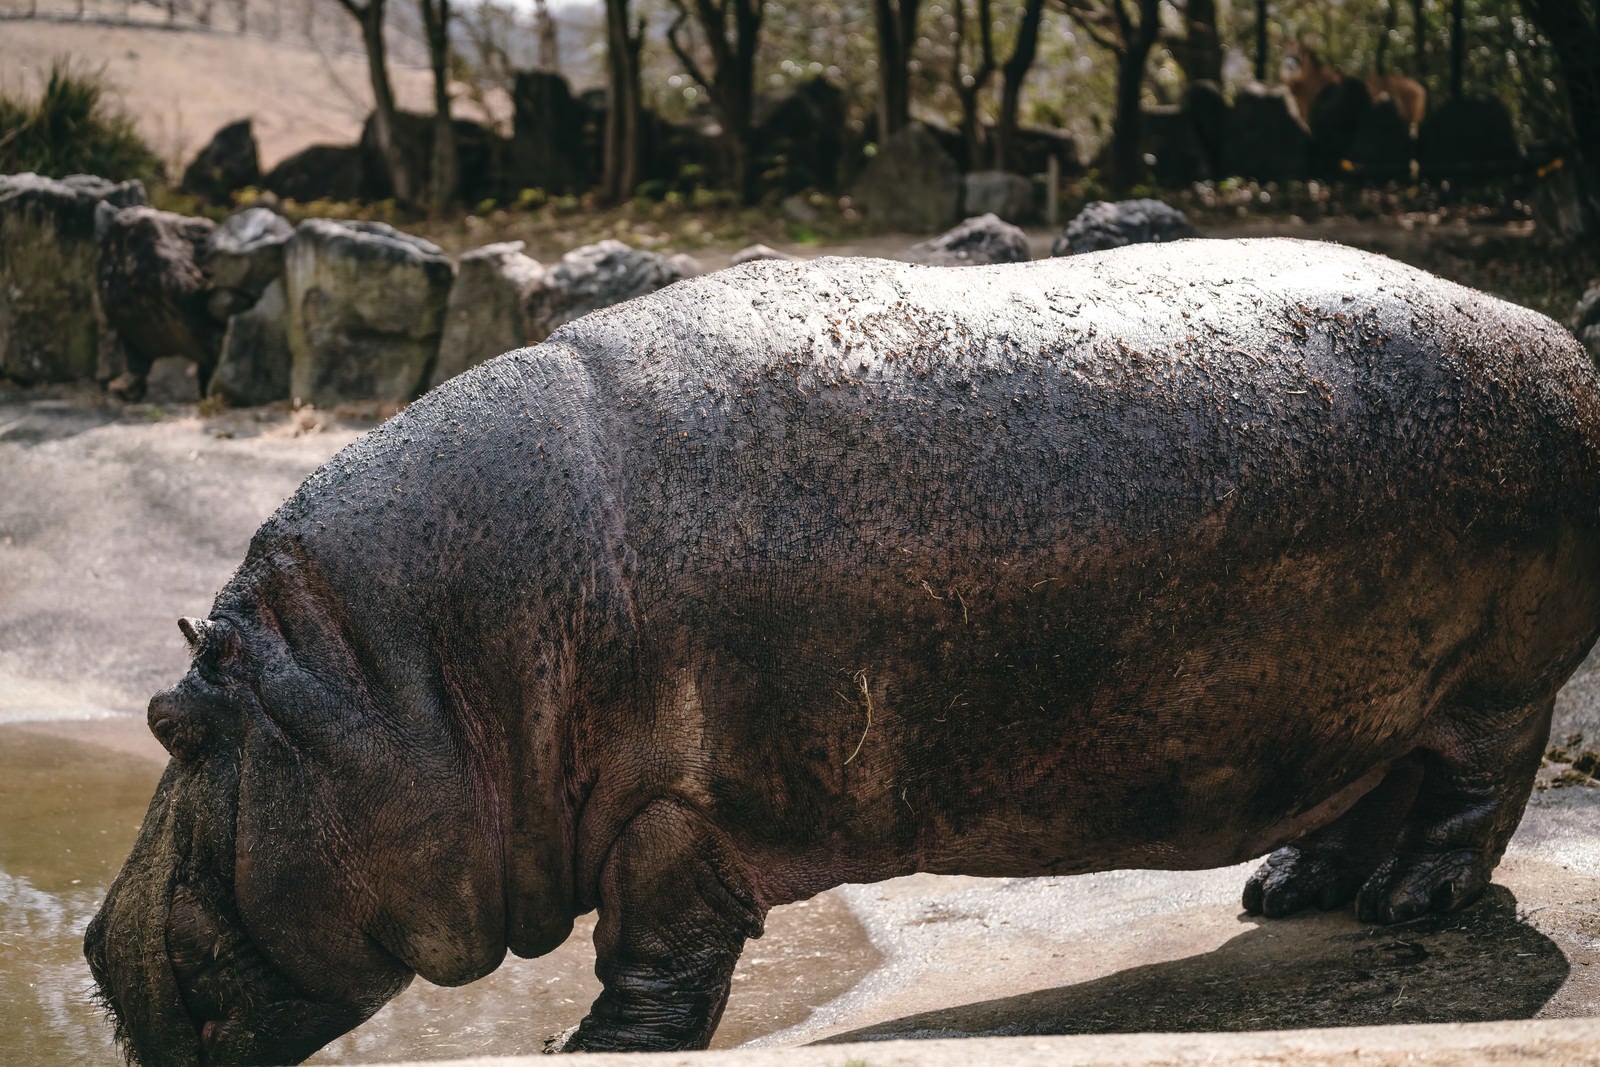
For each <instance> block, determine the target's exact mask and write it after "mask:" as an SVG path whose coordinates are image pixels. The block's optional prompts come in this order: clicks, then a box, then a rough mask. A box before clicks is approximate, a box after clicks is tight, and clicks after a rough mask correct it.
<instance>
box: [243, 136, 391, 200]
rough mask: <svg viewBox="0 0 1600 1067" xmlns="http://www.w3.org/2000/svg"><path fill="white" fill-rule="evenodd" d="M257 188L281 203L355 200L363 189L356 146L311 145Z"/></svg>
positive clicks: (361, 159) (362, 161) (275, 169)
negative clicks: (270, 192)
mask: <svg viewBox="0 0 1600 1067" xmlns="http://www.w3.org/2000/svg"><path fill="white" fill-rule="evenodd" d="M261 184H262V185H264V186H266V188H268V189H270V190H272V192H274V193H276V194H277V195H278V196H280V197H282V198H284V199H285V200H298V201H300V202H301V203H309V202H311V201H313V200H359V199H361V197H362V195H363V193H364V192H365V189H366V163H365V157H364V155H363V153H362V151H361V146H360V145H333V144H314V145H312V146H311V147H310V148H305V149H302V150H301V151H299V152H296V153H295V154H294V155H292V156H289V157H288V158H287V159H285V160H283V161H282V162H281V163H279V164H278V165H277V166H276V167H273V168H272V170H271V171H270V172H269V173H268V174H267V176H266V177H265V178H263V179H261Z"/></svg>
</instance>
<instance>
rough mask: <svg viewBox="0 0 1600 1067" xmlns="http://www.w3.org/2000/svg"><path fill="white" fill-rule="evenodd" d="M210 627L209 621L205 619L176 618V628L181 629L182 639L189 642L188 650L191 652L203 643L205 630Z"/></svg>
mask: <svg viewBox="0 0 1600 1067" xmlns="http://www.w3.org/2000/svg"><path fill="white" fill-rule="evenodd" d="M210 628H211V622H210V620H207V619H189V618H183V619H179V620H178V629H180V630H182V631H183V639H184V640H185V641H187V642H189V651H191V652H198V651H200V646H201V645H203V644H205V640H206V631H207V630H209V629H210Z"/></svg>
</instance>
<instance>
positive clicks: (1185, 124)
mask: <svg viewBox="0 0 1600 1067" xmlns="http://www.w3.org/2000/svg"><path fill="white" fill-rule="evenodd" d="M1139 147H1140V152H1141V154H1142V155H1143V156H1144V157H1145V158H1146V159H1149V160H1153V161H1154V162H1153V163H1152V164H1151V176H1152V177H1153V178H1155V181H1156V184H1157V185H1160V186H1162V187H1163V188H1167V189H1181V188H1184V187H1186V186H1189V185H1192V184H1193V183H1195V182H1198V181H1202V180H1204V178H1205V176H1206V160H1205V153H1204V152H1202V151H1201V147H1200V137H1199V135H1198V133H1197V132H1196V131H1195V128H1194V123H1193V122H1191V121H1190V120H1189V116H1188V114H1187V113H1186V112H1185V111H1184V110H1183V108H1181V107H1178V106H1173V105H1162V106H1153V107H1146V108H1145V109H1144V111H1143V114H1142V115H1141V116H1140V123H1139Z"/></svg>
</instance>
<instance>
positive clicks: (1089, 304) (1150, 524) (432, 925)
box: [87, 241, 1600, 1064]
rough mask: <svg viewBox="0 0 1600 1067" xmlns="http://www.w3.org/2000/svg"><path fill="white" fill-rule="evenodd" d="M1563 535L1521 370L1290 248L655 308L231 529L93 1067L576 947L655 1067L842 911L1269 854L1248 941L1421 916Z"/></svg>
mask: <svg viewBox="0 0 1600 1067" xmlns="http://www.w3.org/2000/svg"><path fill="white" fill-rule="evenodd" d="M1597 499H1600V390H1597V381H1596V373H1595V370H1594V367H1593V366H1592V365H1591V364H1590V363H1589V361H1588V360H1587V359H1586V357H1584V355H1583V354H1582V352H1581V350H1580V349H1579V348H1578V346H1577V345H1576V344H1575V343H1574V342H1573V340H1572V339H1571V337H1570V336H1568V335H1567V334H1565V333H1564V332H1563V331H1561V330H1560V329H1558V328H1557V327H1556V326H1555V325H1554V324H1553V323H1551V322H1550V321H1549V320H1547V319H1544V318H1543V317H1541V316H1538V315H1536V314H1534V313H1532V312H1528V311H1524V310H1522V309H1519V308H1515V307H1512V306H1510V305H1507V304H1504V303H1501V302H1499V301H1496V300H1493V299H1490V298H1488V297H1485V296H1483V295H1481V294H1478V293H1473V292H1470V291H1468V290H1465V289H1462V288H1459V287H1457V286H1454V285H1450V284H1448V283H1444V282H1441V281H1438V280H1437V279H1434V278H1431V277H1429V276H1427V275H1424V274H1421V273H1418V272H1416V271H1413V270H1410V269H1408V268H1405V267H1401V266H1399V265H1398V264H1395V263H1392V262H1390V261H1387V260H1383V259H1380V258H1377V257H1373V256H1368V255H1365V254H1362V253H1358V252H1353V251H1350V250H1346V249H1340V248H1337V247H1335V246H1325V245H1316V244H1305V243H1300V242H1290V241H1258V242H1185V243H1180V244H1174V245H1160V246H1146V247H1142V248H1129V249H1122V250H1118V251H1116V252H1112V253H1106V254H1099V255H1093V256H1083V257H1076V258H1073V259H1070V260H1053V261H1049V262H1042V263H1035V264H1023V265H1013V266H1000V267H984V268H963V269H940V268H917V267H908V266H902V265H895V264H887V263H877V262H871V261H823V262H819V263H816V264H812V265H796V264H774V263H757V264H752V265H748V266H745V267H741V268H737V269H734V270H730V271H725V272H722V273H719V274H715V275H710V276H707V277H704V278H698V279H695V280H692V281H689V282H685V283H682V284H680V285H677V286H673V287H672V288H670V289H667V290H664V291H663V292H661V293H657V294H655V295H652V296H650V297H646V298H643V299H641V300H638V301H634V302H632V303H630V304H627V305H625V306H622V307H618V308H614V309H611V310H609V311H606V312H602V313H599V314H595V315H592V316H590V317H588V318H585V319H583V320H581V321H579V322H576V323H574V324H572V325H570V326H568V327H567V328H565V329H563V330H562V331H561V332H560V333H558V334H557V335H556V336H555V337H553V338H552V339H551V340H550V341H549V342H547V343H545V344H543V345H540V346H539V347H537V348H534V349H529V350H525V351H521V352H517V353H512V354H509V355H507V356H504V357H502V358H500V359H498V360H495V361H492V362H490V363H488V364H486V365H484V366H482V367H479V368H478V369H476V370H474V371H472V372H470V373H468V374H466V375H463V376H462V377H459V378H457V379H455V380H453V381H451V382H450V383H448V384H446V385H445V386H443V387H441V388H440V389H438V390H436V391H434V392H433V393H432V394H430V395H429V396H427V397H425V398H423V399H422V400H420V401H418V402H417V403H416V404H414V405H413V406H412V407H411V408H410V409H409V410H407V411H406V412H404V413H403V414H402V415H400V416H398V417H397V418H395V419H393V420H391V421H390V422H389V423H387V424H386V425H384V426H383V427H381V428H379V429H378V430H376V431H374V432H373V433H371V434H369V435H367V436H366V437H365V438H363V439H362V440H361V441H359V442H357V443H356V444H354V445H352V446H351V447H350V448H348V449H347V450H345V451H344V452H342V453H341V454H340V455H338V456H337V457H335V458H334V459H333V460H332V461H331V462H329V464H328V465H327V466H325V467H323V468H322V469H321V470H320V471H318V472H317V473H315V474H313V475H312V476H311V478H310V479H308V480H307V482H306V483H305V485H304V486H303V487H302V488H301V489H300V491H299V492H298V493H297V494H296V495H295V496H294V497H293V498H292V499H291V500H290V501H289V502H288V503H286V504H285V505H284V507H283V508H282V509H281V510H280V511H279V512H278V514H277V515H276V516H274V517H273V518H272V519H271V520H269V521H268V522H267V523H266V524H265V525H264V526H263V527H262V528H261V530H260V532H259V533H258V534H257V536H256V538H255V540H254V541H253V543H252V544H251V546H250V551H249V555H248V556H247V558H246V560H245V562H244V564H243V566H241V568H240V569H239V571H238V573H237V574H236V575H235V577H234V578H233V580H232V581H231V582H230V583H229V585H228V586H227V587H226V588H225V589H224V590H223V591H222V592H221V593H220V594H219V595H218V597H217V600H216V603H215V605H214V606H213V608H212V611H211V614H210V618H209V619H208V620H204V621H199V622H186V623H185V624H184V625H185V629H186V633H188V634H189V636H190V637H191V642H192V644H193V646H194V650H195V658H194V666H193V668H192V669H191V671H190V672H189V674H188V675H187V676H186V677H185V678H184V679H183V680H182V681H181V682H179V683H178V685H177V686H176V687H174V688H173V689H171V690H168V691H167V692H165V693H162V694H160V695H159V696H157V697H156V698H155V699H154V700H153V701H152V702H151V705H150V718H151V724H152V728H153V729H154V730H155V732H156V734H157V736H158V737H160V738H161V740H162V741H163V743H164V744H166V746H167V747H168V749H169V750H170V751H171V752H172V756H173V759H172V762H171V764H170V766H169V768H168V770H167V772H166V776H165V778H164V779H163V780H162V784H161V787H160V789H159V791H158V793H157V795H156V798H155V800H154V801H153V803H152V805H151V809H150V814H149V816H148V817H147V819H146V822H145V825H144V830H143V832H142V833H141V835H140V838H139V841H138V844H137V845H136V846H135V849H134V852H133V855H132V856H131V857H130V858H129V860H128V864H127V866H126V867H125V869H124V870H123V872H122V874H121V876H120V877H119V878H118V880H117V882H116V884H115V885H114V886H113V887H112V889H111V891H110V893H109V894H108V897H107V900H106V903H105V907H104V909H103V911H102V912H101V914H100V916H99V917H98V918H97V919H96V921H95V923H94V925H93V926H92V928H91V929H90V931H89V935H88V939H87V950H88V954H89V958H90V961H91V963H92V965H93V967H94V971H95V975H96V978H97V980H98V981H99V982H100V984H101V987H102V989H103V990H104V993H105V996H106V998H107V1000H108V1002H109V1003H110V1004H111V1005H112V1006H113V1007H114V1009H115V1012H116V1014H117V1015H118V1017H119V1018H120V1021H121V1025H122V1032H123V1034H124V1037H125V1039H126V1042H127V1044H128V1047H129V1048H130V1051H131V1052H132V1053H133V1055H134V1056H135V1058H136V1059H138V1060H139V1061H140V1062H143V1063H146V1064H193V1063H195V1062H197V1061H199V1062H205V1063H277V1062H288V1061H293V1060H296V1059H298V1058H301V1057H303V1056H305V1055H307V1054H309V1053H310V1052H311V1051H312V1050H313V1049H315V1048H316V1047H317V1046H318V1045H320V1044H321V1043H323V1042H325V1041H327V1040H328V1039H330V1038H332V1037H333V1036H334V1035H336V1034H338V1033H340V1032H341V1031H343V1030H345V1029H347V1028H348V1027H350V1026H353V1025H355V1024H356V1023H357V1022H359V1021H360V1020H361V1019H363V1018H365V1017H366V1016H367V1015H369V1014H370V1013H371V1012H372V1011H374V1010H376V1009H377V1008H378V1006H379V1005H380V1004H382V1003H383V1001H384V1000H385V999H387V998H388V997H390V996H392V995H393V994H394V993H395V992H396V991H397V990H398V989H399V988H400V987H401V986H403V985H404V983H405V982H406V981H407V980H408V978H409V977H410V976H411V975H412V974H421V975H422V976H424V977H425V978H427V979H428V980H429V981H432V982H439V983H446V984H449V983H460V982H468V981H471V980H473V979H475V978H477V977H479V976H481V975H483V974H486V973H488V972H489V971H490V970H492V969H493V968H494V967H495V966H496V965H497V964H498V963H499V961H500V959H501V958H502V956H503V954H504V952H505V951H506V950H507V949H509V950H510V951H512V952H515V953H517V954H519V955H523V956H534V955H538V954H540V953H542V952H545V951H548V950H549V949H550V948H552V947H553V946H555V945H557V944H559V943H560V942H561V940H562V939H563V938H564V937H565V936H566V934H567V932H568V930H569V928H570V925H571V922H572V920H573V918H574V917H575V916H577V915H579V914H582V913H584V912H586V911H588V910H590V909H596V908H597V909H598V910H599V913H600V920H599V926H598V929H597V934H596V943H597V950H598V961H597V965H596V968H597V972H598V974H599V976H600V977H601V979H602V980H603V982H604V993H603V994H602V995H601V997H600V998H599V1000H598V1001H597V1002H596V1003H595V1005H594V1006H593V1008H592V1009H591V1011H590V1013H589V1015H588V1017H587V1018H585V1019H584V1020H583V1023H582V1025H581V1026H580V1027H579V1029H578V1031H577V1032H576V1034H575V1035H574V1037H573V1038H572V1039H571V1041H570V1042H569V1044H568V1048H569V1049H609V1048H629V1049H644V1048H652V1049H666V1048H694V1047H701V1046H704V1045H705V1044H706V1042H707V1041H708V1039H709V1038H710V1036H711V1033H712V1031H713V1030H714V1028H715V1026H716V1023H717V1019H718V1017H719V1015H720V1014H721V1011H722V1007H723V1004H724V1002H725V1000H726V998H727V993H728V986H729V977H730V975H731V972H732V970H733V966H734V963H735V961H736V959H737V958H738V955H739V952H740V950H741V947H742V945H743V943H744V941H745V940H746V939H747V938H750V937H755V936H758V935H759V934H760V932H761V926H762V921H763V918H764V916H765V914H766V912H767V910H768V909H769V908H771V907H772V906H774V905H777V904H782V903H785V902H788V901H793V900H797V899H801V898H804V897H807V896H810V895H812V894H814V893H817V892H819V891H820V890H822V889H825V888H827V887H829V886H833V885H836V884H839V883H840V882H844V881H870V880H874V879H882V878H888V877H892V876H895V875H901V874H905V873H908V872H912V871H933V872H956V873H965V874H978V875H1009V876H1019V875H1038V874H1067V873H1076V872H1083V871H1092V870H1104V869H1109V868H1118V867H1160V868H1187V867H1211V866H1216V865H1219V864H1229V863H1236V862H1238V861H1240V860H1243V859H1245V858H1247V857H1250V856H1254V855H1259V854H1262V853H1264V852H1268V851H1271V850H1273V849H1279V851H1277V852H1275V853H1274V854H1273V855H1272V856H1271V858H1270V859H1269V860H1268V861H1267V864H1266V865H1265V866H1264V867H1263V868H1262V870H1261V871H1260V872H1259V873H1258V874H1257V875H1256V876H1255V877H1254V878H1252V879H1251V880H1250V882H1249V884H1248V886H1247V887H1246V889H1245V906H1246V908H1247V909H1248V910H1250V911H1252V912H1260V913H1265V914H1267V915H1279V914H1284V913H1287V912H1290V911H1294V910H1296V909H1298V908H1302V907H1306V906H1309V905H1313V904H1315V905H1318V906H1321V907H1334V906H1339V905H1343V904H1347V903H1349V902H1351V901H1354V905H1355V908H1356V910H1357V912H1358V913H1359V914H1360V915H1361V916H1362V917H1363V918H1364V919H1366V920H1371V921H1378V922H1391V921H1396V920H1402V919H1406V918H1410V917H1412V916H1415V915H1418V914H1422V913H1424V912H1426V911H1429V910H1448V909H1451V908H1457V907H1460V906H1462V905H1464V904H1466V903H1468V902H1469V901H1471V900H1472V899H1473V898H1474V897H1475V896H1477V895H1478V893H1479V892H1481V890H1482V889H1483V888H1484V886H1485V885H1486V884H1487V883H1488V880H1489V877H1490V875H1491V873H1492V871H1493V869H1494V866H1495V863H1496V862H1497V861H1498V860H1499V858H1500V855H1501V853H1502V851H1503V849H1504V848H1505V844H1506V841H1507V839H1508V838H1509V836H1510V835H1511V833H1512V831H1513V829H1514V828H1515V826H1516V823H1517V820H1518V819H1519V817H1520V814H1521V810H1522V806H1523V804H1524V803H1525V801H1526V799H1527V796H1528V792H1529V789H1530V785H1531V780H1532V775H1533V772H1534V769H1535V767H1536V766H1537V764H1538V762H1539V754H1540V751H1541V749H1542V746H1543V743H1544V741H1545V735H1546V733H1547V732H1548V728H1549V727H1548V724H1549V715H1550V709H1551V704H1552V701H1553V698H1554V696H1555V693H1556V691H1557V689H1558V688H1559V687H1560V686H1561V684H1562V682H1563V681H1564V680H1565V679H1566V678H1567V676H1568V675H1569V674H1570V673H1571V671H1572V670H1573V669H1574V668H1575V667H1576V665H1577V664H1578V663H1579V662H1580V661H1581V659H1582V657H1583V655H1584V653H1585V651H1586V650H1587V649H1588V647H1589V646H1590V644H1591V643H1592V642H1593V641H1594V638H1595V635H1596V630H1597V625H1600V516H1597V513H1596V509H1595V501H1596V500H1597Z"/></svg>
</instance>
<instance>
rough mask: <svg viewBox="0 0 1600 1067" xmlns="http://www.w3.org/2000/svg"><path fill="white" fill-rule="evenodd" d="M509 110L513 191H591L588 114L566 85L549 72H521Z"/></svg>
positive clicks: (565, 80) (565, 82) (518, 73)
mask: <svg viewBox="0 0 1600 1067" xmlns="http://www.w3.org/2000/svg"><path fill="white" fill-rule="evenodd" d="M511 106H512V120H511V121H512V134H511V165H510V184H511V186H512V187H513V188H514V189H519V190H520V189H543V190H544V191H545V192H547V193H570V192H573V191H575V190H580V189H583V188H585V187H587V185H588V184H589V175H588V173H587V168H586V166H585V153H584V124H585V122H586V121H587V118H588V113H587V111H586V109H585V108H584V107H583V105H582V104H581V103H579V102H578V101H577V100H576V99H575V98H574V97H573V95H572V90H571V88H570V87H569V86H568V85H567V79H565V78H563V77H562V76H561V75H559V74H555V73H553V72H551V71H547V70H523V71H518V72H517V78H516V82H515V83H514V84H513V86H512V90H511Z"/></svg>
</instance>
